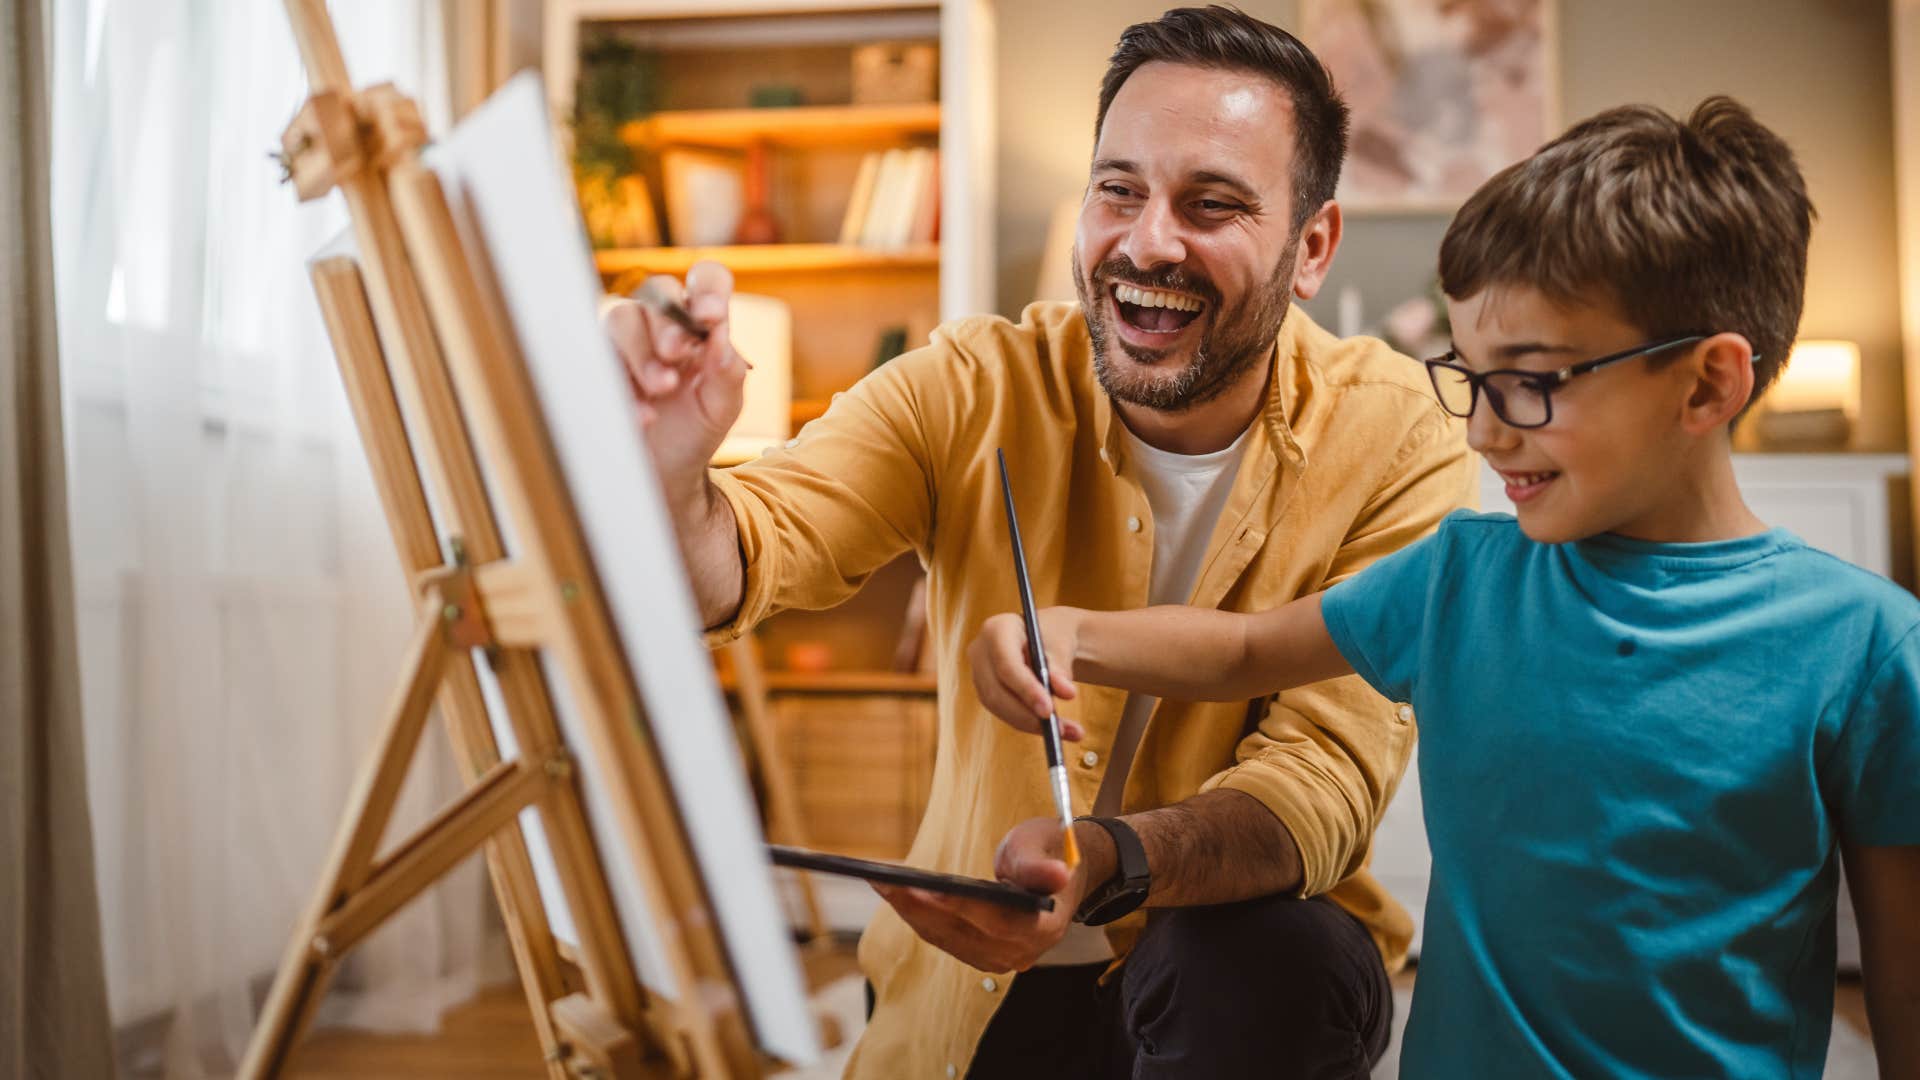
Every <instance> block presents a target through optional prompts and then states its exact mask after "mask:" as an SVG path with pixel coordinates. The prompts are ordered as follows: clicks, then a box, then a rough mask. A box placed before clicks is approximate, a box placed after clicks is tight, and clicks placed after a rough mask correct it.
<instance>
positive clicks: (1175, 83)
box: [1073, 63, 1298, 412]
mask: <svg viewBox="0 0 1920 1080" xmlns="http://www.w3.org/2000/svg"><path fill="white" fill-rule="evenodd" d="M1293 137H1294V131H1293V104H1292V102H1291V101H1290V100H1289V99H1288V97H1287V94H1286V92H1285V91H1284V90H1282V89H1281V88H1280V87H1279V86H1278V85H1277V84H1275V83H1274V82H1273V81H1272V80H1270V79H1265V78H1262V77H1260V76H1257V75H1251V74H1247V73H1245V72H1235V71H1217V70H1213V69H1210V68H1198V67H1188V66H1184V65H1177V64H1164V63H1152V64H1146V65H1144V66H1142V67H1140V68H1139V69H1138V70H1136V71H1135V72H1134V73H1133V74H1132V75H1131V76H1130V77H1128V79H1127V81H1126V82H1125V83H1124V84H1122V86H1121V87H1120V92H1119V93H1118V94H1117V95H1115V96H1114V99H1113V104H1112V105H1111V106H1109V108H1108V109H1107V116H1106V120H1105V122H1104V124H1103V125H1102V127H1101V130H1100V140H1099V143H1098V145H1097V146H1095V147H1094V153H1093V157H1094V161H1093V171H1092V174H1091V177H1090V179H1089V183H1088V188H1087V196H1086V202H1085V203H1084V204H1083V205H1082V207H1081V209H1080V228H1079V232H1078V233H1077V235H1076V238H1075V245H1074V261H1073V279H1074V280H1073V283H1074V287H1075V289H1076V290H1078V292H1079V295H1080V304H1081V307H1082V308H1083V309H1084V310H1085V312H1086V318H1087V328H1088V330H1089V331H1090V333H1091V335H1092V338H1093V355H1094V371H1095V373H1096V374H1097V375H1098V376H1099V379H1100V385H1101V387H1102V388H1104V389H1105V390H1106V391H1107V393H1108V394H1110V395H1111V396H1113V397H1114V398H1116V399H1118V400H1120V401H1126V402H1131V403H1133V404H1136V405H1142V406H1145V407H1147V408H1151V409H1159V410H1164V411H1168V412H1177V411H1179V410H1182V409H1186V408H1190V407H1192V406H1194V405H1198V404H1201V403H1202V402H1205V401H1208V400H1210V399H1211V398H1213V397H1215V396H1217V395H1218V394H1220V393H1221V392H1223V391H1224V390H1226V389H1227V388H1228V387H1229V386H1231V385H1232V384H1233V382H1234V379H1235V377H1236V376H1238V375H1239V374H1241V373H1242V372H1244V371H1245V370H1246V369H1247V368H1248V367H1249V366H1250V365H1252V364H1254V363H1256V362H1259V361H1262V360H1264V359H1265V358H1266V355H1267V352H1268V350H1269V349H1271V348H1272V346H1273V341H1274V337H1275V335H1277V334H1278V333H1279V330H1280V322H1281V320H1282V319H1283V318H1285V317H1286V314H1287V305H1288V294H1289V292H1290V291H1291V289H1292V287H1293V276H1294V261H1295V250H1296V248H1297V246H1298V244H1297V240H1298V236H1297V233H1296V231H1295V230H1294V229H1293V228H1292V224H1293V220H1292V219H1293V215H1292V204H1293V184H1292V174H1291V169H1292V166H1293Z"/></svg>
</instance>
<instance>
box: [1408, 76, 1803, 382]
mask: <svg viewBox="0 0 1920 1080" xmlns="http://www.w3.org/2000/svg"><path fill="white" fill-rule="evenodd" d="M1812 227H1813V204H1812V202H1810V201H1809V200H1808V198H1807V185H1806V181H1805V180H1803V179H1802V178H1801V176H1800V167H1799V166H1798V165H1797V164H1795V162H1794V159H1793V151H1792V150H1791V149H1789V148H1788V147H1787V144H1786V143H1785V142H1784V141H1782V140H1781V138H1780V136H1778V135H1775V134H1774V133H1773V132H1771V131H1769V130H1767V128H1766V127H1765V126H1764V125H1763V124H1761V123H1760V121H1758V120H1756V119H1754V117H1753V114H1752V113H1751V112H1749V111H1747V108H1746V106H1744V105H1741V104H1740V103H1739V102H1737V101H1734V100H1733V99H1732V98H1727V97H1710V98H1708V99H1707V100H1705V101H1703V102H1701V103H1700V105H1699V107H1698V108H1696V109H1694V110H1693V115H1692V116H1689V117H1687V119H1686V122H1685V123H1682V122H1681V121H1679V120H1676V119H1674V118H1673V117H1671V116H1668V115H1667V114H1666V113H1664V112H1662V111H1660V110H1659V109H1656V108H1653V107H1652V106H1650V105H1629V106H1626V107H1623V108H1618V109H1609V110H1607V111H1606V112H1603V113H1601V114H1599V115H1598V116H1595V117H1593V118H1591V119H1589V120H1584V121H1581V122H1580V123H1579V124H1576V125H1574V127H1573V128H1572V129H1571V130H1569V131H1568V132H1567V133H1566V134H1565V135H1562V136H1560V137H1559V138H1558V139H1555V140H1554V141H1552V142H1550V143H1548V144H1547V145H1546V146H1544V147H1541V149H1540V150H1539V152H1538V153H1536V154H1534V155H1533V156H1532V157H1530V158H1528V159H1526V160H1525V161H1522V162H1520V163H1519V164H1517V165H1513V166H1510V167H1509V168H1507V169H1505V170H1504V171H1502V172H1500V173H1498V174H1497V175H1495V176H1494V178H1493V179H1491V180H1489V181H1487V182H1486V184H1485V185H1483V186H1482V187H1481V188H1480V190H1479V191H1476V192H1474V194H1473V197H1472V198H1470V199H1468V200H1467V204H1466V205H1465V206H1463V207H1461V208H1460V213H1459V214H1457V215H1455V217H1454V219H1453V224H1452V225H1450V226H1448V228H1447V235H1446V239H1445V240H1443V241H1442V242H1441V244H1440V286H1441V288H1443V289H1444V290H1446V294H1447V295H1448V296H1450V297H1452V298H1454V299H1455V300H1464V299H1466V298H1467V297H1470V296H1473V295H1475V294H1476V293H1479V292H1480V291H1481V290H1483V289H1486V288H1489V287H1499V286H1512V285H1522V286H1527V287H1529V288H1533V289H1537V290H1539V291H1540V292H1541V293H1543V294H1545V295H1546V296H1548V297H1550V298H1552V299H1554V300H1558V301H1561V302H1569V301H1570V302H1575V303H1592V302H1593V301H1594V300H1595V299H1596V298H1598V299H1602V300H1606V301H1611V302H1613V303H1615V304H1617V305H1618V307H1619V310H1620V314H1621V315H1623V316H1624V317H1625V318H1626V319H1627V321H1628V322H1631V323H1633V324H1634V325H1635V326H1636V327H1638V328H1639V329H1640V330H1641V331H1642V332H1643V333H1645V334H1646V335H1647V336H1648V337H1665V336H1668V335H1678V334H1693V333H1709V334H1713V333H1726V332H1732V333H1737V334H1740V335H1742V336H1744V337H1745V338H1746V339H1747V341H1748V343H1750V344H1751V345H1752V346H1753V351H1754V352H1755V353H1756V354H1758V355H1759V361H1758V362H1757V363H1755V364H1754V372H1753V396H1752V397H1751V398H1749V399H1748V404H1749V405H1751V404H1752V402H1753V400H1755V399H1757V398H1758V397H1759V396H1760V394H1761V392H1762V391H1764V390H1765V389H1766V388H1767V385H1768V384H1769V383H1771V382H1772V381H1773V379H1774V376H1775V375H1776V374H1778V373H1779V371H1780V365H1781V364H1782V363H1784V362H1785V361H1786V358H1787V350H1788V349H1790V348H1792V346H1793V339H1794V335H1795V334H1796V333H1797V332H1798V330H1799V326H1800V307H1801V302H1802V300H1803V298H1804V295H1805V291H1806V283H1807V239H1808V236H1809V234H1810V233H1811V231H1812ZM1658 359H1659V358H1656V361H1658ZM1666 359H1667V360H1668V361H1671V360H1672V359H1673V357H1667V358H1666Z"/></svg>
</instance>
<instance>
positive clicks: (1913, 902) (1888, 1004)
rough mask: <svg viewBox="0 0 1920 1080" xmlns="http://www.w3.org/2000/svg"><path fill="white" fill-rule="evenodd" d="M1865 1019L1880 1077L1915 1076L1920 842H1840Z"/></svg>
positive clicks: (1919, 1021)
mask: <svg viewBox="0 0 1920 1080" xmlns="http://www.w3.org/2000/svg"><path fill="white" fill-rule="evenodd" d="M1844 854H1845V860H1844V862H1845V866H1846V870H1847V886H1848V888H1849V889H1851V890H1852V892H1853V909H1854V913H1855V914H1856V915H1858V916H1859V919H1860V967H1861V974H1862V981H1863V982H1864V983H1865V984H1866V991H1867V1022H1868V1024H1869V1025H1870V1026H1871V1028H1872V1029H1873V1052H1874V1056H1875V1057H1876V1058H1878V1059H1879V1062H1880V1075H1881V1076H1883V1077H1894V1076H1901V1077H1910V1076H1920V921H1916V920H1915V919H1914V918H1913V913H1914V912H1915V911H1916V910H1920V845H1906V846H1901V847H1857V846H1854V845H1852V844H1848V845H1845V847H1844Z"/></svg>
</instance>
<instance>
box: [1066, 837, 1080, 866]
mask: <svg viewBox="0 0 1920 1080" xmlns="http://www.w3.org/2000/svg"><path fill="white" fill-rule="evenodd" d="M1066 855H1067V869H1069V870H1071V869H1073V868H1074V867H1076V866H1079V865H1080V843H1079V841H1077V840H1075V839H1074V838H1073V829H1072V828H1071V827H1069V828H1068V829H1067V852H1066Z"/></svg>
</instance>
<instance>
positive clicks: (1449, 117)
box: [1300, 0, 1560, 211]
mask: <svg viewBox="0 0 1920 1080" xmlns="http://www.w3.org/2000/svg"><path fill="white" fill-rule="evenodd" d="M1556 15H1557V12H1556V11H1555V0H1300V23H1301V31H1302V33H1301V36H1302V38H1303V39H1304V40H1305V41H1306V43H1307V44H1308V46H1310V47H1311V48H1312V49H1313V51H1314V52H1315V53H1317V54H1318V55H1319V57H1320V59H1321V60H1322V61H1323V62H1324V63H1325V64H1326V65H1327V69H1328V70H1329V71H1331V72H1332V73H1333V81H1334V85H1335V86H1337V87H1338V88H1339V90H1340V92H1341V94H1342V95H1343V96H1344V97H1345V98H1346V100H1347V104H1348V106H1349V107H1351V108H1352V110H1353V128H1352V136H1351V139H1350V141H1349V149H1348V152H1347V163H1346V168H1345V169H1344V170H1343V171H1342V174H1341V178H1340V192H1339V197H1340V203H1341V205H1342V206H1343V207H1345V208H1347V209H1349V210H1361V211H1367V210H1377V211H1451V210H1454V209H1456V208H1458V207H1459V205H1460V204H1461V203H1462V202H1463V201H1465V200H1466V197H1467V196H1468V195H1470V194H1472V193H1473V190H1474V189H1475V188H1477V187H1479V186H1480V185H1481V184H1482V183H1484V182H1485V181H1486V179H1487V178H1488V177H1490V176H1492V175H1493V174H1494V173H1496V172H1499V171H1500V170H1501V169H1503V168H1505V167H1507V166H1508V165H1511V164H1513V163H1514V162H1516V161H1519V160H1520V159H1521V158H1523V157H1526V156H1527V155H1528V154H1530V153H1532V152H1533V151H1534V150H1535V149H1536V148H1538V147H1539V146H1540V144H1541V143H1543V142H1545V141H1546V140H1547V139H1548V138H1549V137H1551V136H1552V135H1553V134H1554V128H1555V126H1556V125H1557V123H1558V114H1559V111H1560V110H1559V100H1558V87H1559V77H1558V71H1557V68H1556V64H1555V54H1556V42H1555V29H1556Z"/></svg>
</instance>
